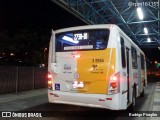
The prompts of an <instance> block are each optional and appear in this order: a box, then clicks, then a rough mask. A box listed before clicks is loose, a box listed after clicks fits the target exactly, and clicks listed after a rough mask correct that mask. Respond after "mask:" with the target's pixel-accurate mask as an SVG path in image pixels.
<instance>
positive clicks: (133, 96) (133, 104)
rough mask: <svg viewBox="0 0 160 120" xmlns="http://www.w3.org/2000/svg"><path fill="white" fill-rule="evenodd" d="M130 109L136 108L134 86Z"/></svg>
mask: <svg viewBox="0 0 160 120" xmlns="http://www.w3.org/2000/svg"><path fill="white" fill-rule="evenodd" d="M131 109H132V111H135V110H136V88H135V87H133V93H132V105H131Z"/></svg>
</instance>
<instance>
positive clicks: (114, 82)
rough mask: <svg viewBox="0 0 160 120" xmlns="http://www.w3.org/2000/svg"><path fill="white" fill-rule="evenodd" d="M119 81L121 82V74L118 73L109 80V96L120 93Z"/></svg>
mask: <svg viewBox="0 0 160 120" xmlns="http://www.w3.org/2000/svg"><path fill="white" fill-rule="evenodd" d="M119 80H120V73H119V72H117V73H115V74H113V75H112V76H111V77H110V79H109V89H108V93H109V94H115V93H118V92H119Z"/></svg>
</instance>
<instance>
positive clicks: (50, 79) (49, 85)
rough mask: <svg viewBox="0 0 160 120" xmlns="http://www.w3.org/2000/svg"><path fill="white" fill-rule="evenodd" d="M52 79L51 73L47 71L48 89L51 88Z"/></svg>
mask: <svg viewBox="0 0 160 120" xmlns="http://www.w3.org/2000/svg"><path fill="white" fill-rule="evenodd" d="M52 80H53V77H52V74H51V73H48V89H52Z"/></svg>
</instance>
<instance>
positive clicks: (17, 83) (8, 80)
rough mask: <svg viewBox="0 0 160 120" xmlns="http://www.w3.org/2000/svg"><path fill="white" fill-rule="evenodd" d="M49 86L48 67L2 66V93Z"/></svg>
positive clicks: (0, 73) (0, 79) (0, 67)
mask: <svg viewBox="0 0 160 120" xmlns="http://www.w3.org/2000/svg"><path fill="white" fill-rule="evenodd" d="M45 87H47V69H46V68H37V67H6V66H0V93H9V92H18V91H24V90H31V89H37V88H45Z"/></svg>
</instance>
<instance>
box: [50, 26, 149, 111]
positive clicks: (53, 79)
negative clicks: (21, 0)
mask: <svg viewBox="0 0 160 120" xmlns="http://www.w3.org/2000/svg"><path fill="white" fill-rule="evenodd" d="M48 59H49V60H48V100H49V103H58V104H71V105H79V106H88V107H97V108H106V109H110V110H125V109H127V108H128V107H129V106H131V107H132V108H135V106H136V100H137V98H138V97H140V96H144V94H145V88H146V87H147V72H146V58H145V54H144V53H143V51H142V50H140V48H139V47H138V46H137V45H136V44H135V43H134V42H133V41H132V40H131V39H130V38H129V37H128V36H127V35H126V34H125V33H124V32H123V31H122V30H121V29H120V28H119V27H118V26H117V25H114V24H100V25H84V26H76V27H70V28H64V29H59V30H56V31H53V30H52V35H51V40H50V45H49V58H48Z"/></svg>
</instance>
